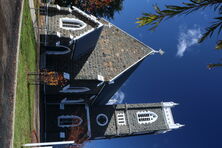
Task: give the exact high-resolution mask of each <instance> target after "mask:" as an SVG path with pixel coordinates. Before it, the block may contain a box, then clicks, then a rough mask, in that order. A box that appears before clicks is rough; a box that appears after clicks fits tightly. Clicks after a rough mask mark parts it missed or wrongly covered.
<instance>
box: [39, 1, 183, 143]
mask: <svg viewBox="0 0 222 148" xmlns="http://www.w3.org/2000/svg"><path fill="white" fill-rule="evenodd" d="M41 10H42V11H41V16H42V18H44V19H42V20H44V21H43V23H42V26H41V27H42V28H44V29H42V31H41V32H40V39H41V45H40V46H41V48H40V49H41V51H40V69H42V70H43V69H44V70H47V71H54V72H58V73H62V75H63V77H64V79H66V83H65V84H64V85H47V84H41V86H40V102H41V116H40V118H41V119H40V120H41V121H40V122H41V127H40V130H41V131H40V133H41V141H43V142H51V141H68V140H69V141H70V140H74V141H75V142H76V143H79V144H81V143H83V142H84V141H86V140H95V139H105V138H116V137H125V136H135V135H143V134H158V133H165V132H167V131H170V130H172V129H177V128H179V127H181V126H182V125H180V124H177V123H175V122H174V119H173V115H172V112H171V108H172V107H173V106H175V105H177V104H176V103H173V102H161V103H144V104H118V105H106V104H107V102H108V101H109V100H110V98H111V97H112V96H113V95H114V94H115V93H116V92H117V91H118V89H119V88H120V87H121V86H122V84H123V83H124V82H125V81H126V80H127V79H128V78H129V77H130V75H131V74H132V73H133V72H134V71H135V70H136V69H137V67H138V66H139V65H140V64H141V63H142V62H143V60H144V59H146V58H148V57H149V56H152V55H154V54H156V53H159V54H163V51H162V50H159V51H157V50H154V49H152V48H151V47H149V46H147V45H145V44H144V43H142V42H140V41H139V40H137V39H136V38H134V37H132V36H131V35H129V34H127V33H126V32H124V31H123V30H121V29H120V28H118V27H116V26H115V25H113V24H111V23H109V22H108V21H106V20H104V19H97V18H96V17H94V16H92V15H89V14H86V13H85V12H83V11H81V10H80V9H78V8H76V7H72V8H64V7H60V6H58V5H46V6H44V7H42V9H41Z"/></svg>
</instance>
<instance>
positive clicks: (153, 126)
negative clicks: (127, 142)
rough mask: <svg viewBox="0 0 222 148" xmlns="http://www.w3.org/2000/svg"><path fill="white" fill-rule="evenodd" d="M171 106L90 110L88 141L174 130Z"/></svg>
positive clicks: (175, 126) (95, 108) (176, 125)
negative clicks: (89, 139) (89, 134)
mask: <svg viewBox="0 0 222 148" xmlns="http://www.w3.org/2000/svg"><path fill="white" fill-rule="evenodd" d="M175 105H177V104H176V103H174V102H162V103H146V104H119V105H112V106H108V105H106V106H92V107H91V108H90V125H91V130H92V131H91V133H92V135H91V139H104V138H115V137H124V136H134V135H143V134H158V133H165V132H167V131H171V130H172V129H177V128H179V127H181V126H183V125H181V124H178V123H175V122H174V119H173V115H172V112H171V108H172V107H173V106H175Z"/></svg>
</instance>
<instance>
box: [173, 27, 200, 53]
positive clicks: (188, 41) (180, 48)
mask: <svg viewBox="0 0 222 148" xmlns="http://www.w3.org/2000/svg"><path fill="white" fill-rule="evenodd" d="M200 37H201V30H200V27H197V26H194V28H193V29H187V30H186V31H182V32H180V34H179V39H178V44H177V56H179V57H182V56H183V55H184V52H185V51H187V49H188V48H189V47H191V46H193V45H195V44H197V43H198V39H199V38H200Z"/></svg>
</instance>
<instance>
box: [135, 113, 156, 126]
mask: <svg viewBox="0 0 222 148" xmlns="http://www.w3.org/2000/svg"><path fill="white" fill-rule="evenodd" d="M136 114H137V121H138V123H139V124H148V123H153V122H155V121H156V120H157V118H158V116H157V114H156V113H154V112H151V111H140V112H137V113H136Z"/></svg>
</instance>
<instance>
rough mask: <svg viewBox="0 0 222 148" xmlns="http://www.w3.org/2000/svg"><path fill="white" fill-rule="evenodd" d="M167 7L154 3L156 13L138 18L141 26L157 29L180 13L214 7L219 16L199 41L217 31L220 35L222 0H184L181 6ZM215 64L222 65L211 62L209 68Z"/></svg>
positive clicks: (221, 45) (220, 46)
mask: <svg viewBox="0 0 222 148" xmlns="http://www.w3.org/2000/svg"><path fill="white" fill-rule="evenodd" d="M165 7H166V9H164V10H161V9H160V8H159V7H158V6H157V5H154V6H153V8H154V10H155V12H154V13H144V14H143V16H142V17H140V18H138V21H137V23H139V26H144V25H150V26H151V27H150V28H149V30H155V29H156V28H157V27H158V25H159V24H160V23H161V22H162V21H163V20H167V19H169V18H172V17H174V16H178V15H188V14H190V13H192V12H194V11H198V10H201V9H202V10H203V9H205V8H207V7H210V8H212V9H213V10H214V11H215V12H217V14H218V16H217V17H215V18H213V19H214V22H212V24H211V25H210V26H208V27H206V28H205V32H204V33H203V35H202V37H201V38H200V39H199V43H201V42H203V41H204V40H206V38H208V37H211V36H212V35H213V34H214V33H215V32H216V31H217V34H218V35H219V34H220V33H221V29H222V0H189V2H187V3H185V2H183V3H182V5H181V6H177V5H166V6H165ZM215 48H216V49H218V50H219V49H222V40H218V41H217V43H216V46H215ZM215 66H222V64H210V65H208V67H209V68H212V67H215Z"/></svg>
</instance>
